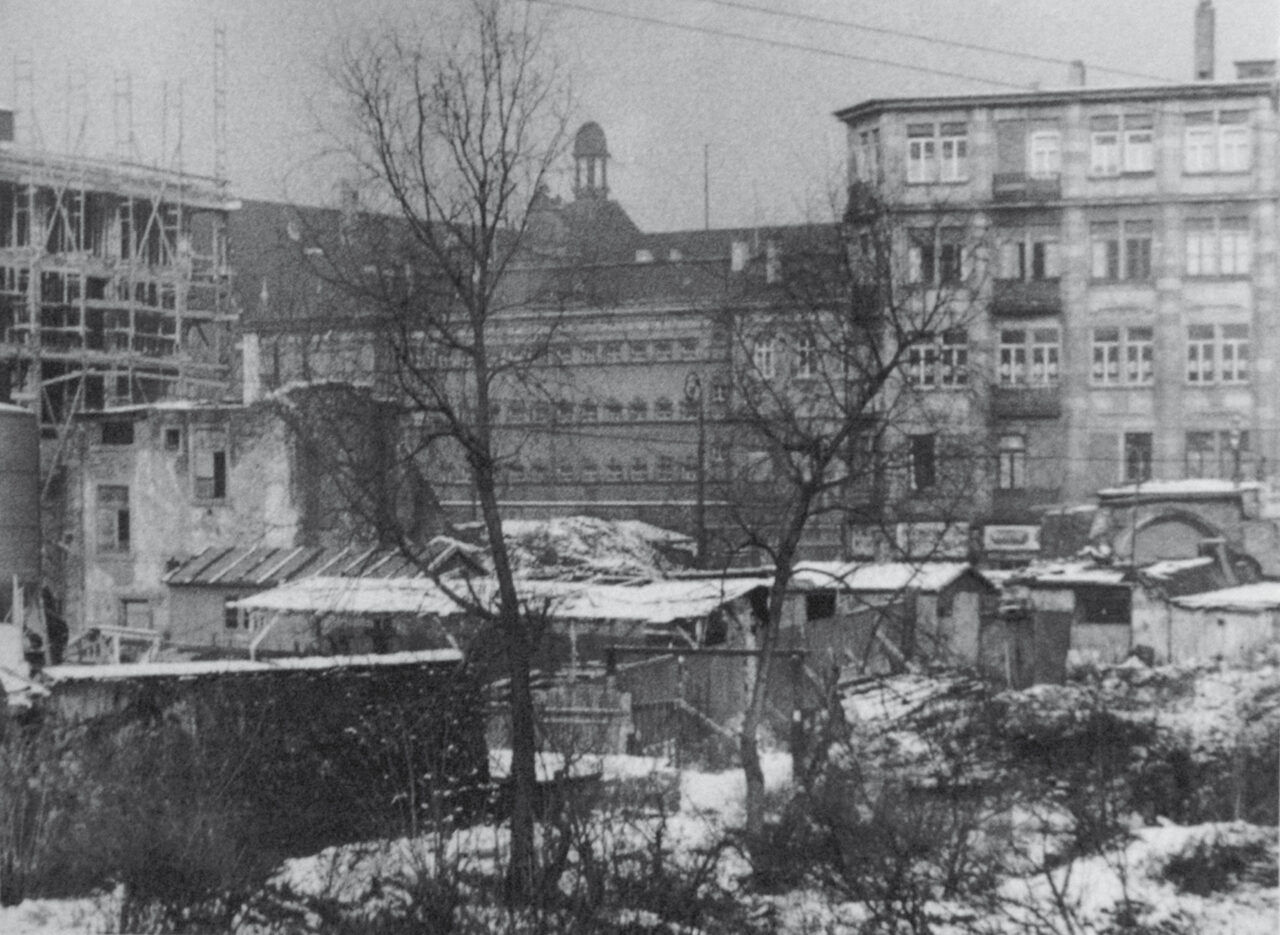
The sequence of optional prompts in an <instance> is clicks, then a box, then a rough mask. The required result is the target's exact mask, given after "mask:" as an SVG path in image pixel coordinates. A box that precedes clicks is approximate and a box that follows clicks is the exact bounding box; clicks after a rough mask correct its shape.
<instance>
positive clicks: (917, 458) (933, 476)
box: [908, 433, 938, 490]
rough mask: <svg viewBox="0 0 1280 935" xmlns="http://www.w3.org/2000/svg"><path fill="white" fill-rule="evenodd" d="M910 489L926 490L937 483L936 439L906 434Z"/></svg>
mask: <svg viewBox="0 0 1280 935" xmlns="http://www.w3.org/2000/svg"><path fill="white" fill-rule="evenodd" d="M908 442H909V444H910V447H909V449H908V455H909V458H910V470H911V489H912V490H928V489H929V488H930V487H932V486H933V485H934V484H935V483H937V480H938V478H937V463H936V450H935V449H936V440H935V438H934V436H933V434H932V433H930V434H928V435H910V436H908Z"/></svg>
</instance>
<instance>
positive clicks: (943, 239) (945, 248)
mask: <svg viewBox="0 0 1280 935" xmlns="http://www.w3.org/2000/svg"><path fill="white" fill-rule="evenodd" d="M964 240H965V232H964V228H962V227H942V228H936V229H935V228H932V227H924V228H914V229H912V230H910V231H908V243H907V277H908V279H909V280H910V281H911V282H914V283H921V284H923V285H943V284H949V283H958V282H961V281H963V279H964V276H965V272H966V270H965V257H964Z"/></svg>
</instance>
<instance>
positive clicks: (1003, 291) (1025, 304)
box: [991, 279, 1062, 318]
mask: <svg viewBox="0 0 1280 935" xmlns="http://www.w3.org/2000/svg"><path fill="white" fill-rule="evenodd" d="M1061 311H1062V290H1061V289H1060V288H1058V280H1056V279H1031V280H1026V281H1024V280H1021V279H997V280H996V281H995V283H994V285H993V288H992V291H991V313H992V314H993V315H998V316H1001V317H1004V318H1020V317H1027V318H1030V317H1033V316H1040V315H1056V314H1058V313H1060V312H1061Z"/></svg>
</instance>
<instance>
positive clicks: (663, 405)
mask: <svg viewBox="0 0 1280 935" xmlns="http://www.w3.org/2000/svg"><path fill="white" fill-rule="evenodd" d="M675 414H676V412H675V406H673V405H672V403H671V400H669V399H667V398H666V397H665V396H661V397H659V398H658V401H657V402H655V403H654V404H653V417H654V418H655V419H662V420H663V421H669V420H671V419H673V418H674V417H675Z"/></svg>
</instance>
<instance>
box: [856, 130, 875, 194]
mask: <svg viewBox="0 0 1280 935" xmlns="http://www.w3.org/2000/svg"><path fill="white" fill-rule="evenodd" d="M854 167H855V171H856V172H857V176H858V178H859V179H860V180H862V181H863V182H876V181H879V179H880V130H879V129H871V130H863V131H862V132H861V133H859V134H858V147H857V150H856V151H855V159H854Z"/></svg>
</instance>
